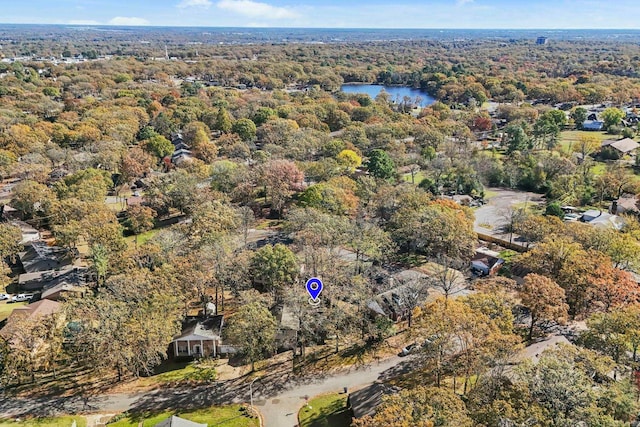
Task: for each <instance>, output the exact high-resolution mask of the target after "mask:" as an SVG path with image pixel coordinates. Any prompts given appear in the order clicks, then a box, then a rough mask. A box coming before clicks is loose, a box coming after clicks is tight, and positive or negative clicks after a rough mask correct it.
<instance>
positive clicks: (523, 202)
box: [473, 188, 544, 242]
mask: <svg viewBox="0 0 640 427" xmlns="http://www.w3.org/2000/svg"><path fill="white" fill-rule="evenodd" d="M487 190H488V192H490V193H493V194H494V195H493V196H492V197H491V198H489V199H488V200H487V203H486V204H484V205H483V206H480V207H479V208H477V209H475V211H474V214H475V216H476V221H475V223H474V226H473V229H474V231H475V232H476V233H479V234H488V235H490V236H493V237H496V238H499V239H502V240H506V241H509V239H510V238H512V240H513V241H514V242H518V241H520V240H521V239H520V237H519V236H517V235H513V236H510V235H509V233H508V232H507V228H508V225H509V223H510V221H511V217H512V215H513V212H514V211H516V210H518V209H521V208H524V207H525V206H528V205H530V204H533V205H539V204H541V203H543V202H544V199H543V196H542V195H541V194H537V193H531V192H527V191H518V190H506V189H504V188H488V189H487Z"/></svg>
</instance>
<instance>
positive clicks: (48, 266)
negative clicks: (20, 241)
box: [19, 241, 73, 273]
mask: <svg viewBox="0 0 640 427" xmlns="http://www.w3.org/2000/svg"><path fill="white" fill-rule="evenodd" d="M19 256H20V263H21V264H22V267H23V268H24V271H26V272H27V273H34V272H36V271H46V270H56V269H59V268H61V267H63V266H65V265H69V264H71V262H72V261H73V259H72V254H71V251H70V250H69V249H65V248H61V247H58V246H49V245H47V243H46V242H42V241H36V242H31V244H30V245H28V246H26V248H25V251H24V252H20V254H19Z"/></svg>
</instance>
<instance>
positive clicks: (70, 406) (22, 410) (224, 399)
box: [0, 357, 412, 427]
mask: <svg viewBox="0 0 640 427" xmlns="http://www.w3.org/2000/svg"><path fill="white" fill-rule="evenodd" d="M411 368H412V360H411V359H410V358H404V359H401V358H399V357H393V358H390V359H387V360H384V361H381V362H379V363H377V364H376V363H374V364H373V365H363V366H361V367H357V368H355V367H354V368H351V369H350V370H348V371H346V372H343V373H342V374H332V375H323V374H319V375H316V376H310V377H306V378H301V377H294V376H293V375H292V374H285V375H282V374H276V375H270V376H267V377H264V378H263V379H260V380H257V381H256V382H255V383H254V386H253V391H254V395H253V396H254V405H255V406H256V407H257V408H258V409H259V410H260V412H262V413H263V414H264V419H265V427H292V426H295V425H296V423H297V414H298V410H299V409H300V407H301V406H302V405H303V404H304V397H305V396H309V397H313V396H315V395H318V394H321V393H327V392H331V391H341V390H342V389H343V387H349V388H350V389H356V388H361V387H364V386H367V385H369V384H371V383H372V382H374V381H376V380H378V379H388V378H392V377H394V376H397V375H399V374H400V373H402V372H406V371H408V370H410V369H411ZM249 401H250V396H249V381H248V379H247V378H240V379H235V380H230V381H225V382H219V383H215V384H212V385H207V386H199V387H189V388H184V387H183V388H171V389H161V390H156V391H152V392H146V393H137V394H112V395H99V396H85V397H79V396H74V397H57V396H54V397H38V398H17V397H11V396H1V397H0V419H1V418H16V417H21V416H25V415H30V416H52V415H58V414H76V413H96V412H102V413H118V412H123V411H128V410H130V411H134V412H147V411H149V412H159V411H163V410H167V409H176V408H179V409H182V410H189V409H196V408H203V407H207V406H211V405H221V404H231V403H243V402H244V403H248V402H249Z"/></svg>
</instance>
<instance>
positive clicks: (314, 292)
mask: <svg viewBox="0 0 640 427" xmlns="http://www.w3.org/2000/svg"><path fill="white" fill-rule="evenodd" d="M307 292H308V293H309V295H310V296H311V299H312V300H314V301H316V300H317V299H318V295H320V292H322V280H320V279H318V278H317V277H312V278H311V279H309V280H307Z"/></svg>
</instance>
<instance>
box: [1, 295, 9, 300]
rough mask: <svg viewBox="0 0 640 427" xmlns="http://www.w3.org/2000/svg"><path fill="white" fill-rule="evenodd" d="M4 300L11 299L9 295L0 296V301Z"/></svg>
mask: <svg viewBox="0 0 640 427" xmlns="http://www.w3.org/2000/svg"><path fill="white" fill-rule="evenodd" d="M5 299H11V295H9V294H0V301H2V300H5Z"/></svg>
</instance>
